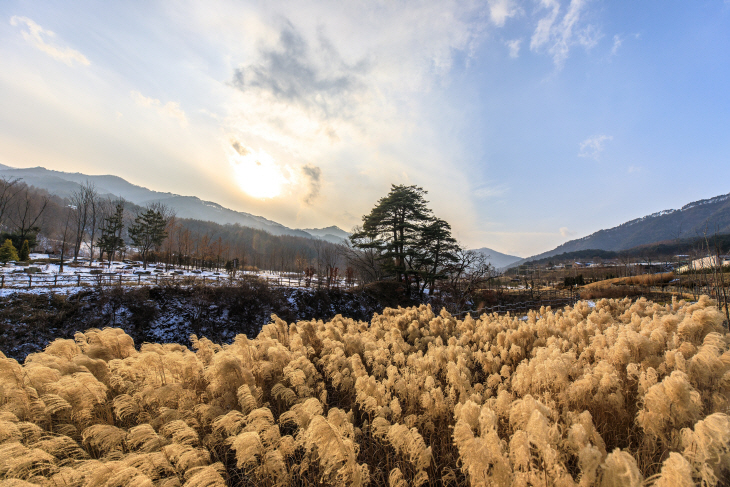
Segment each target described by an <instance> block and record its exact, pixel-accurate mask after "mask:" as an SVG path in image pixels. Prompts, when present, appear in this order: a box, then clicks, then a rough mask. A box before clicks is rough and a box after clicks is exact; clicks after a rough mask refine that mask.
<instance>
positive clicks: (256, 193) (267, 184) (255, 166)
mask: <svg viewBox="0 0 730 487" xmlns="http://www.w3.org/2000/svg"><path fill="white" fill-rule="evenodd" d="M231 165H232V166H233V171H234V176H235V178H236V183H238V186H239V187H240V188H241V189H242V190H243V191H244V192H245V193H246V194H248V195H249V196H252V197H254V198H261V199H263V198H274V197H276V196H279V195H280V194H281V192H282V189H283V188H284V185H285V184H286V183H287V182H288V180H287V178H286V176H285V175H284V174H283V173H282V171H281V168H279V166H278V165H277V164H276V162H275V161H274V159H273V158H272V157H271V156H270V155H269V154H267V153H266V152H264V151H258V152H254V151H246V152H245V153H244V154H240V153H238V152H236V153H235V154H233V155H232V156H231Z"/></svg>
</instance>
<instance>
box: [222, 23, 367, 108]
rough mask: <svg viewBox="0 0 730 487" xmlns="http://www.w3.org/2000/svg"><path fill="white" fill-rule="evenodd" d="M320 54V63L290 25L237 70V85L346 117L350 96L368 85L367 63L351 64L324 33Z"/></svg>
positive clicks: (319, 41)
mask: <svg viewBox="0 0 730 487" xmlns="http://www.w3.org/2000/svg"><path fill="white" fill-rule="evenodd" d="M316 53H317V55H318V56H319V59H317V61H319V63H318V62H316V61H315V60H314V59H312V57H311V55H310V49H309V45H308V43H307V41H306V40H305V39H304V38H303V37H302V36H301V35H300V34H299V33H298V32H297V31H296V30H295V29H294V27H293V26H292V25H291V24H288V25H287V26H286V27H285V28H284V29H283V30H282V31H281V35H280V36H279V42H278V44H277V45H276V46H275V47H274V48H273V49H272V48H266V49H261V50H260V51H259V60H258V62H257V63H253V64H250V65H248V66H242V67H240V68H238V69H236V70H235V72H234V75H233V86H235V87H236V88H238V89H239V90H241V91H246V90H251V89H259V90H263V91H265V92H269V93H271V94H272V95H274V96H275V97H276V98H278V99H280V100H283V101H285V102H288V103H296V104H299V105H302V106H304V107H306V108H310V109H311V108H317V109H319V110H321V111H322V112H323V114H324V115H325V116H332V115H335V114H336V115H338V116H342V115H343V113H342V112H343V111H345V112H346V111H347V105H348V103H349V101H350V100H349V99H350V97H351V96H352V95H353V94H355V93H356V92H359V91H361V90H362V89H363V87H364V85H363V82H362V81H361V78H362V75H363V74H364V73H365V72H366V71H367V63H365V62H364V61H363V62H360V63H357V64H356V65H348V64H347V63H345V62H344V61H343V60H342V58H341V56H340V55H339V53H338V52H337V51H336V49H335V48H334V46H332V45H331V44H330V43H329V42H328V41H327V39H325V38H324V36H323V35H320V36H319V40H318V45H317V49H316ZM321 66H326V68H323V67H321Z"/></svg>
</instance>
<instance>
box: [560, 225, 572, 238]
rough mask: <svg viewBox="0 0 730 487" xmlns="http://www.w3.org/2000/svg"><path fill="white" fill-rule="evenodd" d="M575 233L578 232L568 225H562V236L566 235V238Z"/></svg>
mask: <svg viewBox="0 0 730 487" xmlns="http://www.w3.org/2000/svg"><path fill="white" fill-rule="evenodd" d="M575 233H576V232H572V231H570V230H568V227H560V236H561V237H565V238H568V237H572V236H574V235H575Z"/></svg>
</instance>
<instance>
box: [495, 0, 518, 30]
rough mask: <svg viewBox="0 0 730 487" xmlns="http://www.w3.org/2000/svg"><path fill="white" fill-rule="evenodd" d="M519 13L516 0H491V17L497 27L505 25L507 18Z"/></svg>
mask: <svg viewBox="0 0 730 487" xmlns="http://www.w3.org/2000/svg"><path fill="white" fill-rule="evenodd" d="M519 13H520V9H519V7H517V5H515V2H514V0H489V17H490V19H491V20H492V22H493V23H494V25H496V26H497V27H503V26H504V24H505V22H506V21H507V19H509V18H510V17H514V16H516V15H517V14H519Z"/></svg>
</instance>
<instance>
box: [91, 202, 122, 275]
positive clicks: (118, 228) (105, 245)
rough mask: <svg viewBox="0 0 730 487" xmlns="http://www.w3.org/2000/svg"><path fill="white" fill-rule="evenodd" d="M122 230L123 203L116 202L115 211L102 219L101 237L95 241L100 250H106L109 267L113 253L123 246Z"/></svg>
mask: <svg viewBox="0 0 730 487" xmlns="http://www.w3.org/2000/svg"><path fill="white" fill-rule="evenodd" d="M122 230H124V205H123V204H122V203H118V204H117V208H116V211H115V212H114V213H113V214H112V215H111V216H109V217H107V218H105V219H104V225H103V226H102V228H101V238H100V239H99V241H98V243H97V246H98V247H99V248H100V249H101V250H102V252H106V254H107V255H108V256H109V257H108V258H109V267H111V265H112V260H113V259H114V253H115V252H117V251H118V250H121V249H123V248H124V239H123V238H122Z"/></svg>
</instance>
